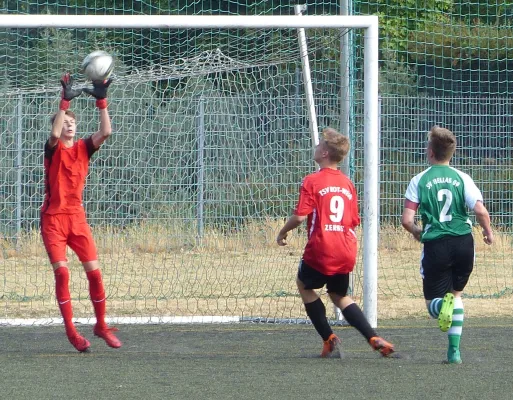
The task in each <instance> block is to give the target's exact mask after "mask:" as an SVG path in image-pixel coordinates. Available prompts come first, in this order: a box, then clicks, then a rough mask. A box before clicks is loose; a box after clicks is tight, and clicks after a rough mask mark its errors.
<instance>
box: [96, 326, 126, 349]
mask: <svg viewBox="0 0 513 400" xmlns="http://www.w3.org/2000/svg"><path fill="white" fill-rule="evenodd" d="M117 330H118V329H117V328H109V327H108V326H105V327H104V328H98V325H95V327H94V330H93V332H94V334H95V336H98V337H101V338H102V339H103V340H105V343H107V345H108V346H110V347H113V348H115V349H118V348H120V347H121V346H122V343H121V341H120V340H119V339H118V338H117V337H116V335H114V334H113V333H112V332H116V331H117Z"/></svg>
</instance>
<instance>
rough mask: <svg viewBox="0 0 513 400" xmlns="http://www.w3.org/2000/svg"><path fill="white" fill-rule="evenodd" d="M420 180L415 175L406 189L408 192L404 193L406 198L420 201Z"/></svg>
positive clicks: (416, 201) (415, 201)
mask: <svg viewBox="0 0 513 400" xmlns="http://www.w3.org/2000/svg"><path fill="white" fill-rule="evenodd" d="M418 188H419V180H418V179H417V177H414V178H413V179H412V180H411V181H410V183H409V184H408V188H407V189H406V193H405V195H404V197H406V199H408V200H410V201H412V202H414V203H417V204H418V203H420V199H419V189H418Z"/></svg>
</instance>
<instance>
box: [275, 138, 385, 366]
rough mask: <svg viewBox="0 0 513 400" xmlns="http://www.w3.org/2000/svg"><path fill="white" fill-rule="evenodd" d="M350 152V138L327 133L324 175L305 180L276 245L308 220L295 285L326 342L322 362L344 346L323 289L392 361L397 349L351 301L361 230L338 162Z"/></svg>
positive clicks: (320, 159) (321, 155)
mask: <svg viewBox="0 0 513 400" xmlns="http://www.w3.org/2000/svg"><path fill="white" fill-rule="evenodd" d="M348 152H349V139H348V137H347V136H344V135H342V134H340V133H338V132H337V131H336V130H334V129H331V128H326V129H324V130H323V132H322V138H321V140H320V142H319V144H318V145H317V147H316V148H315V153H314V160H315V161H316V162H317V164H319V167H320V170H319V171H318V172H315V173H313V174H310V175H307V176H306V177H305V178H304V179H303V182H302V184H301V189H300V192H299V201H298V203H297V206H296V209H295V210H294V215H292V217H290V218H289V220H288V221H287V222H286V223H285V225H284V226H283V228H282V229H281V230H280V232H279V234H278V237H277V238H276V241H277V242H278V245H280V246H285V245H286V244H287V243H286V239H287V234H288V232H289V231H291V230H293V229H295V228H297V227H298V226H299V225H301V224H302V223H303V221H304V220H305V219H306V220H307V231H308V242H307V244H306V247H305V251H304V253H303V258H302V260H301V262H300V263H299V270H298V274H297V279H296V283H297V287H298V289H299V293H300V295H301V299H302V300H303V303H304V304H305V309H306V313H307V314H308V317H309V318H310V320H311V321H312V324H313V325H314V327H315V329H316V330H317V332H318V333H319V335H320V336H321V337H322V339H323V341H324V345H323V349H322V352H321V357H328V356H329V355H331V354H332V353H333V352H334V350H335V349H336V348H337V347H338V345H339V344H340V339H339V338H338V337H337V336H336V335H335V334H334V333H333V330H332V329H331V327H330V325H329V323H328V319H327V318H326V307H325V306H324V303H323V302H322V300H321V299H320V297H319V296H318V295H317V293H316V292H315V290H314V289H320V288H322V287H324V285H326V288H327V292H328V295H329V296H330V299H331V301H332V302H333V304H335V305H336V306H337V307H338V308H340V309H341V310H342V314H343V315H344V318H345V319H346V321H347V322H348V323H349V324H351V325H352V326H353V327H355V328H356V329H357V330H358V331H359V332H360V333H361V334H362V335H363V336H364V337H365V338H366V339H367V341H368V343H369V344H370V345H371V346H372V348H373V349H374V350H377V351H379V352H380V354H381V355H383V356H389V355H390V354H392V353H393V352H394V346H393V345H392V344H391V343H389V342H387V341H386V340H384V339H383V338H381V337H379V336H378V335H377V334H376V331H375V330H374V329H373V328H372V327H371V326H370V324H369V322H368V321H367V319H366V318H365V316H364V315H363V313H362V311H361V309H360V307H358V305H357V304H356V303H355V302H354V301H353V299H351V297H349V296H348V295H347V292H348V289H349V273H350V272H351V271H352V270H353V268H354V266H355V263H356V253H357V239H356V234H355V228H356V226H358V225H359V224H360V217H359V215H358V203H357V195H356V189H355V187H354V184H353V183H352V182H351V180H350V179H349V178H348V177H347V176H345V175H344V174H343V173H342V172H340V171H339V170H338V164H339V162H340V161H342V160H343V159H344V158H345V157H346V156H347V154H348Z"/></svg>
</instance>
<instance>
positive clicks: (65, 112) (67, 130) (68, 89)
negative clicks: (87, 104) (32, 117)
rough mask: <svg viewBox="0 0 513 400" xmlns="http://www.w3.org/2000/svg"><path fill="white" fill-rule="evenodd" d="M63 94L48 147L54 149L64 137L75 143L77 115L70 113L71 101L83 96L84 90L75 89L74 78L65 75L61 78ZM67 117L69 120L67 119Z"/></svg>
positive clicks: (53, 122)
mask: <svg viewBox="0 0 513 400" xmlns="http://www.w3.org/2000/svg"><path fill="white" fill-rule="evenodd" d="M61 85H62V93H61V101H60V103H59V111H58V112H57V113H56V114H55V115H54V116H53V117H52V131H51V134H50V138H49V139H48V144H47V145H48V147H50V148H53V147H55V146H56V145H57V142H58V141H59V139H60V138H61V136H63V137H62V139H65V140H66V141H68V142H69V141H70V140H71V142H73V137H74V136H75V120H76V118H75V114H74V113H73V112H71V111H69V106H70V102H71V100H73V99H74V98H75V97H78V96H80V95H81V94H82V89H73V78H72V77H71V75H70V74H69V73H65V74H64V75H63V76H62V78H61ZM66 117H67V118H66Z"/></svg>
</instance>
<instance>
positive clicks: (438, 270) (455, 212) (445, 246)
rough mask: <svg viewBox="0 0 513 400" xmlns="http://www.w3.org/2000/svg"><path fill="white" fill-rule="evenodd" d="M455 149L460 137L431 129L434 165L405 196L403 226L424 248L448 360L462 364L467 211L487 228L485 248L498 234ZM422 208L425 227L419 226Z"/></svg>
mask: <svg viewBox="0 0 513 400" xmlns="http://www.w3.org/2000/svg"><path fill="white" fill-rule="evenodd" d="M455 150H456V137H455V136H454V134H453V133H452V132H451V131H450V130H448V129H445V128H441V127H439V126H434V127H433V128H431V130H430V131H429V135H428V145H427V149H426V152H427V158H428V161H429V163H430V164H431V166H430V167H429V168H428V169H426V170H424V171H423V172H421V173H420V174H418V175H416V176H415V177H413V179H412V180H411V181H410V184H409V185H408V189H407V190H406V194H405V197H406V199H405V203H404V210H403V215H402V218H401V222H402V225H403V227H404V228H405V229H406V230H407V231H408V232H410V233H411V234H412V235H413V236H414V237H415V239H416V240H418V241H420V242H422V243H423V244H424V249H423V252H422V260H421V268H420V273H421V276H422V283H423V291H424V298H425V299H426V306H427V308H428V312H429V314H430V315H431V316H432V317H433V318H438V323H439V326H440V329H441V330H442V331H443V332H448V335H449V349H448V351H447V361H448V362H449V363H451V364H461V356H460V339H461V332H462V328H463V301H462V299H461V295H462V293H463V290H464V288H465V286H466V285H467V282H468V280H469V277H470V274H471V273H472V269H473V268H474V238H473V236H472V222H471V221H470V218H469V215H468V211H467V209H470V210H473V211H474V213H475V215H476V219H477V222H478V223H479V224H480V225H481V227H482V228H483V238H484V242H485V243H486V244H489V245H490V244H492V242H493V232H492V229H491V226H490V216H489V214H488V210H487V209H486V207H485V206H484V205H483V196H482V195H481V192H480V190H479V189H478V188H477V186H476V184H475V183H474V181H473V180H472V178H471V177H470V176H469V175H467V174H465V173H464V172H461V171H459V170H458V169H456V168H453V167H451V166H450V165H449V162H450V160H451V158H452V156H453V154H454V151H455ZM417 210H419V213H420V216H421V221H422V227H420V226H418V225H417V224H415V214H416V212H417Z"/></svg>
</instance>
